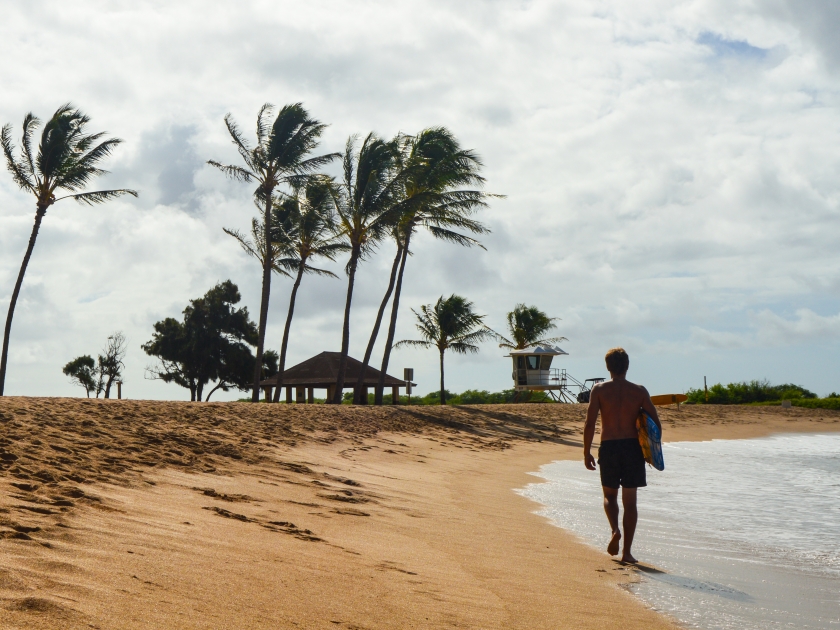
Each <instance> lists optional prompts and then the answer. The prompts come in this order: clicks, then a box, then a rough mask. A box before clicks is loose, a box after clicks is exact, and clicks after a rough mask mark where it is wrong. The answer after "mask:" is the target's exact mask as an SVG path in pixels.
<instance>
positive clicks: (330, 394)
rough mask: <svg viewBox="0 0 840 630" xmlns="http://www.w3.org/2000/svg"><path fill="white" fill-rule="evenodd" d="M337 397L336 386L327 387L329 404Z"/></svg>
mask: <svg viewBox="0 0 840 630" xmlns="http://www.w3.org/2000/svg"><path fill="white" fill-rule="evenodd" d="M333 396H335V385H327V402H330V401H331V400H332V399H333Z"/></svg>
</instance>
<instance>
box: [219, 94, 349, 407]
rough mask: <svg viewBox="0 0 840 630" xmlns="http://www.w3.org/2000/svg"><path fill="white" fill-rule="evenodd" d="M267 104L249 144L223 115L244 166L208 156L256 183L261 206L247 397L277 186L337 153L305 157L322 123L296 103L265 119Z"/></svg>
mask: <svg viewBox="0 0 840 630" xmlns="http://www.w3.org/2000/svg"><path fill="white" fill-rule="evenodd" d="M272 113H273V107H272V106H271V105H270V104H268V103H266V104H265V105H263V106H262V109H260V112H259V114H258V115H257V144H256V145H255V146H253V147H252V146H251V145H250V144H249V143H248V141H247V140H246V139H245V136H244V135H243V134H242V132H241V131H240V129H239V127H238V126H237V125H236V122H235V121H234V120H233V117H232V116H231V115H230V114H227V115H226V116H225V125H227V130H228V133H229V134H230V137H231V139H232V140H233V144H234V145H235V146H236V150H237V151H238V152H239V156H240V157H241V158H242V161H243V162H244V163H245V166H236V165H226V164H221V163H219V162H217V161H215V160H210V161H209V162H208V164H210V165H212V166H215V167H216V168H218V169H220V170H221V171H222V172H224V173H225V174H226V175H227V176H228V177H230V178H232V179H235V180H237V181H241V182H256V184H257V189H256V190H255V191H254V196H255V198H256V200H257V202H259V203H261V204H262V208H263V226H262V227H263V239H262V241H263V244H264V245H263V246H264V248H265V252H264V253H263V256H262V259H263V260H262V262H263V277H262V295H261V298H260V321H259V331H258V338H257V358H256V363H255V365H254V375H253V390H252V392H251V400H253V401H254V402H257V401H258V400H259V394H260V392H259V390H260V387H259V385H260V371H261V366H262V355H263V349H264V344H265V329H266V324H267V321H268V302H269V296H270V294H271V272H272V269H273V262H274V255H273V249H272V247H273V246H272V234H271V231H272V222H271V219H272V217H271V208H272V206H273V204H274V201H275V194H274V192H275V190H276V189H277V188H278V186H282V185H293V184H295V183H300V182H301V181H302V180H303V179H305V178H306V177H307V176H309V175H311V174H312V173H314V172H315V171H317V170H318V169H319V168H321V167H323V166H324V165H326V164H328V163H329V162H331V161H332V160H333V159H335V158H336V157H337V154H328V155H322V156H319V157H308V156H309V154H310V153H311V152H312V151H314V150H315V148H316V147H317V146H318V144H319V142H320V138H321V134H322V133H323V132H324V129H325V128H326V125H324V124H322V123H321V122H319V121H317V120H315V119H313V118H311V117H310V116H309V112H307V111H306V110H305V109H304V108H303V105H302V104H301V103H295V104H293V105H286V106H284V107H283V108H282V109H281V110H280V112H279V113H278V114H277V118H275V120H274V122H273V123H271V122H270V119H271V115H272Z"/></svg>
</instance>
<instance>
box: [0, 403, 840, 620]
mask: <svg viewBox="0 0 840 630" xmlns="http://www.w3.org/2000/svg"><path fill="white" fill-rule="evenodd" d="M584 414H585V406H583V405H504V406H501V405H494V406H469V407H455V408H444V409H440V408H432V407H400V408H394V407H382V408H374V407H347V406H344V407H338V408H336V407H332V406H323V405H311V406H310V405H290V406H286V405H249V404H239V403H199V404H191V403H173V402H153V401H103V400H93V401H88V400H78V399H58V398H10V397H7V398H2V399H0V427H2V430H1V431H0V490H1V491H2V492H0V549H2V553H0V621H1V622H2V623H0V626H2V627H3V628H56V627H61V628H103V629H104V628H150V627H154V628H179V629H180V628H383V629H384V628H451V627H464V628H500V629H501V628H605V627H611V626H614V625H615V623H616V619H620V620H621V626H622V627H623V628H631V629H632V628H671V627H675V626H674V624H672V622H671V621H669V620H668V619H665V618H664V617H662V616H660V615H658V614H656V613H654V612H652V611H650V610H648V609H646V608H645V607H644V605H643V604H642V603H640V602H639V601H638V600H637V599H635V598H634V597H633V596H632V595H630V594H629V593H627V592H626V591H625V590H624V589H622V588H621V585H622V584H626V583H627V582H629V581H633V580H634V579H635V574H634V573H633V570H632V569H631V568H628V567H622V566H620V565H618V564H617V563H615V562H613V561H612V560H611V559H610V558H609V557H608V556H607V555H606V554H601V553H599V552H597V551H594V550H592V549H591V548H589V547H587V546H585V545H584V544H582V543H580V542H579V541H578V540H577V539H575V538H574V537H573V536H572V535H571V534H568V533H567V532H565V531H563V530H560V529H558V528H556V527H554V526H552V525H550V524H549V523H548V522H547V521H546V520H545V519H544V518H542V517H539V516H537V515H535V514H534V513H533V512H534V511H536V510H537V509H539V508H538V506H537V505H535V504H533V503H531V502H529V501H528V500H527V499H525V498H523V497H521V496H519V495H517V494H516V493H514V492H513V489H514V488H518V487H522V486H524V485H526V484H527V483H532V482H533V481H534V478H533V477H532V476H529V475H527V473H528V472H529V471H535V470H537V469H538V468H539V466H540V465H542V464H545V463H547V462H549V461H552V460H556V459H565V458H575V459H576V458H580V436H581V430H582V425H583V418H584ZM662 416H663V422H664V423H665V437H666V439H669V440H687V439H712V438H744V437H757V436H760V435H767V434H770V433H775V432H783V431H830V430H840V413H838V412H832V411H822V410H807V409H799V408H793V409H784V410H783V409H781V408H777V407H772V408H771V407H760V408H755V407H753V408H749V407H715V406H704V407H683V410H682V411H680V412H677V411H676V410H673V409H671V408H664V409H663V411H662Z"/></svg>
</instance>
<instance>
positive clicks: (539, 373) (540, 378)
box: [505, 345, 604, 403]
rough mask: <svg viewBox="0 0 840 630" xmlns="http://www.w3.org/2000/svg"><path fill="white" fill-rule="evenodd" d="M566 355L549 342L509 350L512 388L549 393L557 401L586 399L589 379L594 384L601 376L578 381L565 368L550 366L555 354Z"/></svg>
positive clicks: (568, 401)
mask: <svg viewBox="0 0 840 630" xmlns="http://www.w3.org/2000/svg"><path fill="white" fill-rule="evenodd" d="M568 354H569V353H568V352H566V351H565V350H563V349H562V348H559V347H557V346H550V345H544V346H531V347H530V348H523V349H522V350H511V351H510V354H506V355H505V356H506V357H511V359H512V360H513V375H512V376H513V388H514V389H515V390H516V391H517V392H523V391H544V392H548V394H549V395H550V396H551V397H552V398H554V400H556V401H557V402H567V403H575V402H589V390H590V389H591V387H592V386H591V385H588V383H589V382H590V381H591V382H592V383H593V384H594V383H597V382H600V381H603V380H604V379H602V378H595V379H588V380H587V381H585V382H583V383H581V382H580V381H578V380H577V379H576V378H574V377H572V376H571V375H570V374H568V373H567V372H566V370H565V368H563V369H560V368H553V367H551V361H552V359H554V357H556V356H560V355H568ZM573 388H574V389H573ZM575 390H577V391H575Z"/></svg>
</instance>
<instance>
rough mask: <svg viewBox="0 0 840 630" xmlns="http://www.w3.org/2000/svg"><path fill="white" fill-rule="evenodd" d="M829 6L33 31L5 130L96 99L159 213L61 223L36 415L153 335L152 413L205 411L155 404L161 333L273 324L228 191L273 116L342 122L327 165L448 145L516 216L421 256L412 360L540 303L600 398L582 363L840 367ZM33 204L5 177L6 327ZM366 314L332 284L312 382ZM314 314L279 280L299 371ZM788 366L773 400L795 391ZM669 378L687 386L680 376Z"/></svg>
mask: <svg viewBox="0 0 840 630" xmlns="http://www.w3.org/2000/svg"><path fill="white" fill-rule="evenodd" d="M804 4H805V5H807V7H806V8H803V6H804V5H803V3H793V2H790V1H788V0H762V2H759V3H753V2H740V1H738V2H723V1H721V0H685V1H677V0H646V1H644V2H634V3H626V2H618V1H616V0H606V1H595V0H593V1H591V2H571V1H568V2H555V1H550V0H533V1H530V2H521V3H506V2H470V1H468V2H460V3H448V2H442V1H429V2H422V3H421V2H416V1H414V2H410V1H401V2H389V3H385V2H374V1H372V0H367V1H361V2H356V3H353V4H352V6H351V5H348V4H347V3H340V2H327V1H321V2H309V3H292V2H280V3H277V2H272V3H268V2H263V1H257V0H250V1H244V2H240V3H237V4H236V5H235V6H234V5H216V6H213V7H212V9H211V8H208V5H207V4H206V3H200V2H197V1H193V2H189V1H187V2H179V3H168V4H166V3H152V2H111V3H107V4H104V5H103V4H102V3H98V2H83V1H80V2H76V3H73V6H72V8H71V7H70V6H69V5H67V4H66V3H64V4H62V3H58V2H52V1H51V2H30V3H26V4H17V5H11V6H8V7H4V19H3V22H2V24H0V59H2V61H0V79H2V84H3V86H4V89H3V90H2V92H0V122H6V121H9V122H12V123H13V124H15V125H19V124H20V121H21V120H22V118H23V115H24V114H25V113H26V112H27V111H29V110H30V109H31V110H34V111H35V112H36V113H37V114H38V115H40V116H41V117H45V116H48V115H49V113H51V111H53V110H54V109H55V107H56V106H57V105H59V104H60V103H62V102H64V101H66V100H68V99H72V100H73V101H74V102H75V103H76V104H77V105H79V106H81V107H82V108H83V109H84V110H85V111H87V112H88V113H90V114H91V116H92V118H93V126H94V128H96V129H107V130H108V131H110V132H111V133H113V134H114V135H118V136H120V137H122V138H124V139H125V140H126V143H125V144H124V145H123V146H121V147H120V148H119V150H118V151H117V153H116V154H115V156H114V159H113V161H112V162H111V164H110V166H111V170H112V171H113V173H112V175H110V176H108V177H107V178H105V179H104V181H103V184H107V185H115V186H116V185H119V186H131V187H136V188H138V189H140V191H141V197H140V199H139V200H137V201H136V202H135V201H133V200H124V201H120V202H116V203H113V204H109V205H108V206H106V207H102V208H94V209H86V208H80V207H76V206H74V205H72V204H69V203H67V202H63V204H66V205H63V204H62V205H58V206H56V207H55V208H53V209H51V210H50V212H49V214H48V215H47V217H46V219H45V221H44V225H43V228H42V233H41V236H40V237H39V241H38V245H37V246H36V250H35V255H34V257H33V260H32V264H31V267H30V270H29V272H28V275H27V277H26V281H25V284H24V290H23V293H22V296H21V306H20V307H19V310H18V312H17V315H16V318H15V325H14V331H13V339H12V360H11V364H10V373H9V380H8V382H7V391H9V392H11V393H44V392H48V393H72V392H73V390H72V388H71V387H70V385H69V384H67V383H66V382H65V379H64V377H63V375H62V374H61V373H60V368H61V366H62V365H63V364H64V363H65V362H66V361H67V360H69V359H70V358H72V357H73V356H76V355H77V354H81V353H83V352H88V353H90V352H95V351H96V350H97V349H98V348H99V347H100V346H101V345H102V343H103V342H104V339H105V337H106V336H107V334H109V333H110V332H112V330H114V329H123V330H125V331H126V333H127V335H128V337H129V343H130V347H131V348H132V355H131V356H130V357H129V359H130V362H129V375H128V377H129V381H128V385H127V387H126V391H127V392H129V393H130V395H132V396H134V395H137V396H150V397H178V396H181V395H182V394H183V392H180V391H178V390H177V388H174V387H166V386H163V385H160V384H158V383H149V382H145V381H144V380H143V378H142V374H143V367H144V365H145V364H146V362H147V357H145V355H144V354H143V353H142V351H140V350H139V345H140V344H141V343H143V342H144V341H146V340H147V339H148V338H149V336H150V334H151V324H152V323H153V322H154V321H156V320H157V319H159V318H161V317H164V316H167V315H177V314H178V313H179V311H180V310H181V309H182V308H183V307H184V306H185V305H186V302H187V300H188V299H189V298H194V297H197V296H199V295H201V294H202V293H204V292H205V291H206V290H207V289H209V288H210V287H211V286H212V285H213V283H215V282H217V281H219V280H224V279H226V278H231V279H233V280H234V281H235V282H237V284H239V286H240V288H241V290H242V293H243V300H244V302H245V303H246V304H247V305H248V306H249V308H250V310H251V312H252V313H256V312H257V310H258V307H259V272H258V270H257V268H256V266H255V264H254V263H253V261H251V260H248V259H247V258H246V257H245V256H244V254H242V253H241V252H240V251H239V250H238V249H237V247H236V245H235V243H233V242H232V240H231V239H229V237H227V236H225V235H224V234H223V233H222V232H221V228H222V227H223V226H226V227H237V228H247V227H248V224H249V221H250V217H251V216H252V215H253V214H254V210H253V207H252V206H251V203H250V200H249V194H250V190H249V188H248V186H246V185H239V184H233V183H230V182H226V181H224V179H223V178H222V176H221V174H219V173H217V172H214V171H213V170H211V169H210V168H208V167H206V166H204V162H205V161H206V160H207V159H210V158H215V159H220V160H235V153H234V151H233V149H232V147H231V146H230V144H229V140H228V138H227V137H226V132H225V130H224V126H223V124H222V117H223V116H224V114H225V113H226V112H228V111H230V112H232V113H233V114H234V116H235V117H236V119H237V120H238V121H239V123H240V124H241V126H242V127H243V129H245V130H246V131H248V132H250V130H251V129H252V127H253V120H254V116H255V115H256V112H257V110H258V108H259V106H260V105H261V104H262V103H263V102H265V101H271V102H273V103H275V104H276V105H282V104H284V103H287V102H294V101H298V100H300V101H303V102H304V103H305V104H306V106H307V107H308V108H309V109H310V111H311V112H312V113H313V114H314V115H315V116H316V117H318V118H320V119H321V120H323V121H325V122H328V123H330V124H331V126H330V128H329V129H328V131H327V133H326V134H325V137H324V142H323V145H322V147H323V150H324V151H333V150H339V149H340V148H341V146H342V144H343V141H344V139H345V138H346V137H347V135H349V134H350V133H355V132H362V133H364V132H367V131H368V130H371V129H374V130H377V131H378V132H380V133H382V134H384V135H390V134H393V133H395V132H397V131H408V132H411V131H415V130H417V129H420V128H422V127H423V126H427V125H432V124H445V125H448V126H449V127H451V129H452V130H453V131H454V132H455V133H456V134H457V135H458V136H459V138H461V140H462V141H463V142H464V144H465V145H467V146H470V147H474V148H476V149H477V150H478V151H479V152H480V154H481V155H482V156H483V158H484V161H485V163H486V165H487V166H486V170H485V175H486V177H487V179H488V189H489V190H492V191H494V192H500V193H505V194H506V195H507V199H505V200H498V201H495V202H494V203H493V204H492V208H491V209H490V210H489V211H487V212H486V213H484V217H483V218H484V219H485V220H486V221H487V222H488V224H490V225H491V227H492V228H493V230H494V233H493V234H492V235H490V236H488V237H487V238H486V239H485V243H486V245H487V247H488V250H487V251H486V252H484V251H479V250H474V251H470V250H462V249H459V248H456V247H453V246H451V245H445V244H440V243H435V242H433V241H432V240H431V239H429V238H425V237H424V238H420V239H418V241H417V244H416V252H415V254H416V255H415V256H414V257H413V258H412V259H411V261H410V262H409V267H408V271H407V283H408V284H407V286H406V290H405V294H404V296H403V301H402V304H403V305H404V309H403V311H402V314H401V320H400V325H399V332H398V335H399V336H400V337H406V336H409V335H411V334H412V322H411V318H410V312H409V311H408V308H409V307H412V306H413V307H417V306H418V305H419V304H421V303H427V302H431V301H433V300H434V299H436V298H437V297H438V296H439V295H441V294H449V293H451V292H453V291H454V292H459V293H463V294H465V295H467V296H468V297H470V298H471V299H472V300H473V301H474V302H475V303H476V304H477V306H478V308H479V309H480V311H481V312H483V313H487V314H488V319H489V321H490V322H491V323H493V325H495V326H500V325H501V323H502V322H503V318H504V314H505V312H506V311H507V310H509V309H510V308H511V307H512V306H513V305H514V304H515V303H517V302H527V303H533V304H537V305H538V306H540V307H541V308H543V309H545V310H547V311H548V312H549V313H550V314H552V315H557V316H560V317H562V318H563V321H562V322H561V329H560V333H561V334H564V335H565V336H567V337H569V338H570V341H569V342H568V343H567V344H565V345H564V347H566V349H568V350H569V351H570V352H571V353H572V354H571V356H570V357H569V358H568V363H567V365H568V366H569V369H570V371H572V372H573V373H574V369H575V366H577V365H578V363H576V361H579V362H580V363H579V365H581V366H584V365H589V364H588V363H587V361H590V360H592V361H595V360H596V359H597V361H600V357H601V356H602V355H603V350H604V349H605V348H607V347H609V346H611V345H616V344H624V345H627V346H628V347H631V346H632V347H633V348H634V352H636V353H641V354H645V353H648V354H651V355H656V356H674V357H677V356H681V357H682V356H684V355H685V353H686V348H690V349H691V351H692V352H700V353H702V352H708V353H710V354H709V356H710V357H711V356H717V355H715V352H716V351H717V349H721V348H732V347H738V348H739V352H741V353H746V355H750V353H751V352H754V351H755V350H754V348H757V347H758V346H759V345H760V344H766V343H774V344H775V343H794V344H801V345H802V347H807V346H808V344H812V343H814V342H815V341H819V340H821V339H822V340H823V341H824V343H837V335H836V318H834V316H833V315H825V314H826V313H835V312H837V311H838V310H840V253H838V249H837V247H836V244H835V241H836V234H837V233H838V228H840V184H838V181H840V180H838V178H837V172H838V169H840V142H838V140H840V124H838V122H840V115H839V113H838V102H837V94H840V89H838V88H840V84H839V83H838V82H840V77H839V76H838V73H837V68H838V67H840V66H839V65H838V62H840V52H838V51H840V48H838V44H837V43H836V41H837V38H836V37H834V32H833V30H832V25H833V24H835V23H836V21H837V20H836V18H837V8H836V3H833V2H830V1H828V0H826V1H825V2H818V1H817V0H809V1H808V2H807V3H804ZM68 60H69V61H68ZM71 62H72V72H70V71H68V70H67V68H68V64H69V63H71ZM31 205H32V204H31V201H30V200H28V199H27V198H26V197H25V196H24V195H22V194H21V193H19V192H18V191H16V190H15V189H14V187H13V185H12V182H11V179H10V178H9V177H8V176H2V177H0V300H6V299H7V298H8V295H9V292H10V290H11V286H12V283H13V282H14V278H15V275H16V273H17V268H18V265H19V264H20V257H21V256H22V253H23V248H24V247H25V243H26V239H27V238H28V236H29V230H30V228H31V221H32V214H33V213H32V210H33V208H32V207H31ZM391 255H392V254H391V248H390V246H389V245H388V244H385V245H383V247H382V249H381V253H380V254H379V255H378V256H377V257H376V258H374V259H373V260H371V261H370V262H368V263H366V264H365V265H364V266H363V267H362V268H361V270H360V274H359V287H358V290H357V291H358V292H357V294H356V298H355V304H356V307H355V309H354V312H353V319H352V338H351V339H352V340H351V351H352V352H353V353H354V354H356V355H358V354H361V352H362V351H363V349H364V346H365V344H366V342H367V334H368V332H369V326H370V324H371V321H372V318H373V313H374V312H375V309H376V307H377V306H378V303H379V299H380V296H381V293H382V291H383V290H384V286H385V283H386V281H387V278H386V274H387V271H388V268H389V266H390V258H391ZM340 267H341V265H336V267H335V269H336V270H340ZM344 290H345V286H344V283H343V282H339V281H329V280H309V279H308V280H307V282H306V284H304V286H303V288H302V289H301V294H300V308H299V311H298V312H299V315H298V318H297V319H296V321H295V325H294V328H293V340H292V347H291V348H290V352H291V357H290V360H292V361H294V360H300V359H304V358H306V357H308V356H309V355H311V354H313V353H315V352H318V351H320V350H325V349H335V348H337V347H338V345H339V337H340V321H341V319H340V314H341V308H342V305H343V299H344ZM287 292H288V283H285V282H284V281H282V280H278V281H276V283H275V291H274V293H273V294H272V307H271V317H270V328H269V345H270V346H271V345H274V346H276V345H279V336H280V333H281V331H282V325H283V316H284V313H285V308H286V300H287ZM756 313H757V315H756ZM774 313H796V316H795V318H794V319H789V318H788V319H786V318H783V317H782V316H781V315H774ZM820 313H822V315H820ZM774 318H775V319H774ZM823 320H825V321H823ZM821 322H822V323H821ZM832 322H835V323H832ZM715 331H722V332H715ZM833 331H834V332H833ZM742 332H743V335H742V334H741V333H742ZM744 339H746V340H747V341H744ZM785 340H789V341H785ZM733 344H736V345H733ZM737 344H741V345H737ZM755 356H758V355H755ZM709 360H711V359H709ZM820 360H822V359H820ZM756 361H758V359H756ZM762 361H763V360H762ZM779 361H780V362H779V364H778V366H777V367H773V366H770V368H771V369H770V372H766V371H764V372H762V374H761V376H762V377H763V376H768V377H770V378H773V374H774V372H773V370H777V368H778V370H781V369H782V367H781V366H782V363H781V359H779ZM407 362H411V363H412V365H413V366H414V367H415V368H416V369H417V374H418V377H419V378H420V381H421V391H425V390H427V389H433V388H434V387H435V383H436V379H437V376H436V371H435V370H436V360H435V357H434V356H431V355H430V354H428V353H417V352H408V351H402V352H400V353H398V354H396V355H395V357H394V359H393V360H392V366H394V368H395V370H396V371H398V370H399V368H400V367H401V366H402V365H403V363H407ZM452 365H453V366H455V367H454V369H452V370H450V372H449V379H450V380H449V381H448V382H449V383H450V384H451V389H456V390H457V389H463V388H466V387H481V388H490V389H494V388H500V387H504V386H508V377H509V374H508V372H509V370H508V369H507V364H506V362H505V360H502V359H501V358H500V355H499V354H498V353H497V352H496V350H495V349H493V348H492V346H491V345H488V346H487V348H486V351H484V352H483V353H482V354H481V355H479V356H478V357H473V358H469V359H464V360H462V359H456V358H453V363H452ZM459 365H460V366H464V367H463V369H458V368H457V366H459ZM593 365H594V364H593ZM580 369H581V370H582V369H584V368H583V367H581V368H580ZM586 369H590V368H586ZM646 369H647V368H646ZM744 369H748V367H746V368H744ZM756 369H758V368H756ZM761 369H762V370H765V369H768V368H767V363H766V361H765V362H763V363H762V364H761ZM803 369H805V370H808V371H807V373H805V374H804V375H803V377H802V378H801V379H800V380H802V382H803V384H806V385H808V384H812V385H813V387H814V388H816V387H830V385H828V384H827V379H829V378H830V377H829V376H826V374H827V373H828V374H831V373H833V372H831V369H833V368H830V369H829V367H828V366H826V365H823V364H820V363H819V362H815V363H814V364H813V366H811V367H807V366H806V367H805V368H803ZM779 373H781V372H779ZM643 376H651V377H653V376H656V378H662V379H663V382H664V383H667V384H669V385H671V386H673V387H674V388H679V387H680V386H681V383H682V381H681V380H680V379H681V378H682V375H681V374H680V373H679V372H678V371H677V370H672V371H671V372H669V373H668V374H667V375H660V374H653V373H646V374H645V375H643ZM753 376H754V374H752V373H744V374H743V375H742V377H743V378H751V377H753Z"/></svg>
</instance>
